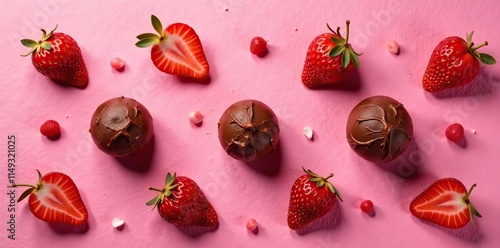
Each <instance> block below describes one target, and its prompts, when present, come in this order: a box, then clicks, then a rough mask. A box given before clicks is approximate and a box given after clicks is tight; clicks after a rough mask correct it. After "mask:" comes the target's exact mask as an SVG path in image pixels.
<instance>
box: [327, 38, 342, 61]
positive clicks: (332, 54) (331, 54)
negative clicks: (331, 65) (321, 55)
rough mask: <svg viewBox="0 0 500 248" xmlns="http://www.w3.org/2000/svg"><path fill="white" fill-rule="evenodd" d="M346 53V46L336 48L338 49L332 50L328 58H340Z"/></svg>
mask: <svg viewBox="0 0 500 248" xmlns="http://www.w3.org/2000/svg"><path fill="white" fill-rule="evenodd" d="M332 38H333V37H332ZM344 51H345V47H344V46H336V47H334V48H332V50H330V53H329V54H328V56H329V57H336V56H339V55H340V54H341V53H342V52H344Z"/></svg>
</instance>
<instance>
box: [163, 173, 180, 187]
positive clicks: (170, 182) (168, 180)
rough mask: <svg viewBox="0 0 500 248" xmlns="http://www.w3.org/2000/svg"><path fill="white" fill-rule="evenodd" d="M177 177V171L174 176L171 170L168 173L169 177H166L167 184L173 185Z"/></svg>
mask: <svg viewBox="0 0 500 248" xmlns="http://www.w3.org/2000/svg"><path fill="white" fill-rule="evenodd" d="M176 177H177V174H176V173H174V175H173V176H172V174H170V172H169V173H167V177H166V178H165V186H170V185H172V183H174V181H175V178H176Z"/></svg>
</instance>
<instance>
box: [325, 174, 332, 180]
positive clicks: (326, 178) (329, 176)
mask: <svg viewBox="0 0 500 248" xmlns="http://www.w3.org/2000/svg"><path fill="white" fill-rule="evenodd" d="M331 177H333V173H330V175H328V176H327V177H324V178H323V180H325V181H327V180H328V179H329V178H331Z"/></svg>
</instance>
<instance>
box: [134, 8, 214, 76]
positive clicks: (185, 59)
mask: <svg viewBox="0 0 500 248" xmlns="http://www.w3.org/2000/svg"><path fill="white" fill-rule="evenodd" d="M151 23H152V24H153V27H154V29H155V31H156V32H157V33H158V34H153V33H144V34H140V35H138V36H137V39H139V41H138V42H137V43H136V44H135V45H136V46H137V47H140V48H145V47H150V46H152V48H151V60H152V61H153V64H154V65H155V66H156V68H158V69H159V70H160V71H162V72H165V73H168V74H173V75H178V76H185V77H191V78H194V79H203V78H205V77H206V76H208V70H209V66H208V62H207V59H206V58H205V53H204V52H203V46H202V45H201V41H200V38H199V37H198V35H197V34H196V32H195V31H194V29H193V28H191V27H190V26H189V25H187V24H184V23H174V24H171V25H169V26H168V27H166V28H165V30H163V26H162V24H161V22H160V20H159V19H158V18H157V17H156V16H154V15H151Z"/></svg>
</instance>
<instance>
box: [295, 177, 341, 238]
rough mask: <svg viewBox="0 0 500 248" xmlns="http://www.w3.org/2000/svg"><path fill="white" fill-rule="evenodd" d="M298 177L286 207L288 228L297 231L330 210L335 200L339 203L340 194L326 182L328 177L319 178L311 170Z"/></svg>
mask: <svg viewBox="0 0 500 248" xmlns="http://www.w3.org/2000/svg"><path fill="white" fill-rule="evenodd" d="M302 169H303V170H304V171H305V172H306V174H304V175H302V176H300V177H299V178H298V179H297V180H296V181H295V183H294V184H293V186H292V192H291V194H290V204H289V207H288V226H289V227H290V228H291V229H293V230H298V229H301V228H303V227H305V226H306V225H308V224H309V223H311V222H312V221H314V220H316V219H318V218H320V217H322V216H323V215H325V214H327V213H328V212H329V211H330V210H332V208H333V206H334V205H335V201H336V198H337V197H338V198H339V199H340V200H341V201H342V198H341V197H340V193H339V191H338V190H337V189H335V187H333V185H332V184H331V183H330V182H328V178H330V177H333V174H330V175H328V177H321V176H319V175H318V174H316V173H314V172H312V171H311V170H305V169H304V168H302Z"/></svg>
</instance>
